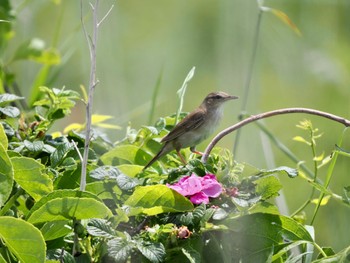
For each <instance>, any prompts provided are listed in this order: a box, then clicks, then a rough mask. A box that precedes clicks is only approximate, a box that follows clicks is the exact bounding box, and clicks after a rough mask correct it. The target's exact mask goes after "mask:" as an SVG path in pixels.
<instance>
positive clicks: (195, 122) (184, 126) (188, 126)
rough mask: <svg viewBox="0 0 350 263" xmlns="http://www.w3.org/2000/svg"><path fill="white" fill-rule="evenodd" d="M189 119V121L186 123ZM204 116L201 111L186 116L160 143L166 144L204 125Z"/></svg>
mask: <svg viewBox="0 0 350 263" xmlns="http://www.w3.org/2000/svg"><path fill="white" fill-rule="evenodd" d="M189 119H191V121H188V120H189ZM204 119H205V114H204V112H203V111H195V112H191V113H190V114H188V115H187V116H186V117H185V118H184V119H183V120H182V121H180V122H179V123H178V124H177V125H176V126H175V128H174V129H173V130H172V131H171V132H169V133H168V135H167V136H165V137H164V138H163V139H162V140H161V142H168V141H171V140H174V139H175V138H177V137H179V136H181V135H182V134H184V133H185V132H187V131H189V130H195V129H197V128H198V127H200V126H201V125H202V124H203V123H204Z"/></svg>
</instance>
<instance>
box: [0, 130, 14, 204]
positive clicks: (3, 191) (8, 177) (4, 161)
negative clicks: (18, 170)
mask: <svg viewBox="0 0 350 263" xmlns="http://www.w3.org/2000/svg"><path fill="white" fill-rule="evenodd" d="M0 126H1V127H2V125H0ZM0 182H1V187H0V207H2V206H3V205H4V204H5V202H6V200H7V199H8V198H9V196H10V194H11V191H12V185H13V167H12V164H11V161H10V158H9V157H8V155H7V153H6V150H5V148H4V146H3V145H2V144H0Z"/></svg>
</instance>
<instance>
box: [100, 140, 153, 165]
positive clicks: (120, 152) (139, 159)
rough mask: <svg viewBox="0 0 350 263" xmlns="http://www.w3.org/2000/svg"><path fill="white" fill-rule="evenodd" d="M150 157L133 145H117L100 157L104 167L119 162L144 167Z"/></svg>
mask: <svg viewBox="0 0 350 263" xmlns="http://www.w3.org/2000/svg"><path fill="white" fill-rule="evenodd" d="M149 158H150V155H149V154H148V153H146V152H145V151H144V150H142V149H140V148H139V147H137V146H134V145H118V146H116V147H115V148H113V149H112V150H110V151H109V152H107V153H105V154H104V155H102V156H101V161H102V162H103V163H104V164H105V165H118V164H120V162H121V161H124V162H127V163H131V164H140V165H145V164H146V163H147V160H148V159H149Z"/></svg>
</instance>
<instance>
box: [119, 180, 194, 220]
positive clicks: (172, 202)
mask: <svg viewBox="0 0 350 263" xmlns="http://www.w3.org/2000/svg"><path fill="white" fill-rule="evenodd" d="M125 205H128V206H131V207H133V208H141V211H142V212H143V213H145V214H147V215H157V214H161V213H166V212H185V211H190V210H192V209H193V204H192V203H191V202H190V201H189V200H188V199H187V198H186V197H184V196H182V195H180V194H179V193H178V192H176V191H174V190H172V189H170V188H169V187H167V186H165V185H150V186H138V187H137V188H136V190H135V191H134V193H133V194H132V195H131V196H130V197H129V198H128V200H126V202H125Z"/></svg>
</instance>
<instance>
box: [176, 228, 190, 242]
mask: <svg viewBox="0 0 350 263" xmlns="http://www.w3.org/2000/svg"><path fill="white" fill-rule="evenodd" d="M191 234H192V232H191V231H190V230H189V229H188V228H187V226H181V227H179V228H178V230H177V235H176V236H177V237H178V238H180V239H186V238H189V237H190V236H191Z"/></svg>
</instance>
